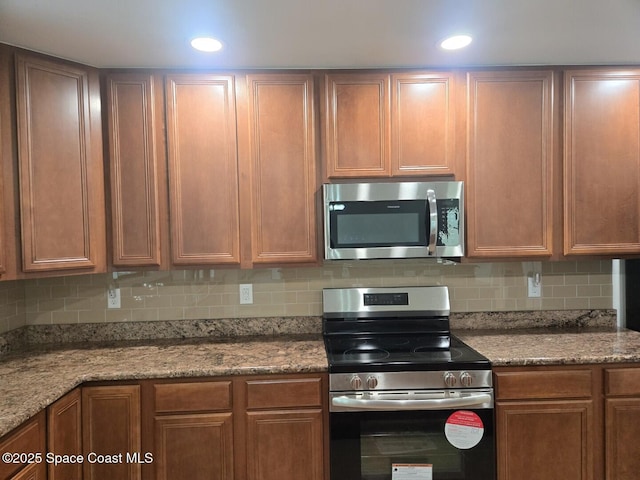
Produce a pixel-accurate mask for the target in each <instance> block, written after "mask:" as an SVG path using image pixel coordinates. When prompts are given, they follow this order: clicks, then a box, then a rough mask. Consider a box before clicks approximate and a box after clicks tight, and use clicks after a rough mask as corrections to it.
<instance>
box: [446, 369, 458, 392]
mask: <svg viewBox="0 0 640 480" xmlns="http://www.w3.org/2000/svg"><path fill="white" fill-rule="evenodd" d="M443 380H444V384H445V385H446V386H447V387H449V388H451V387H455V386H456V383H457V382H458V379H457V378H456V376H455V375H454V374H453V373H451V372H445V374H444V377H443Z"/></svg>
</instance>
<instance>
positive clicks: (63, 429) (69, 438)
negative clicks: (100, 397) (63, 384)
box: [47, 388, 82, 480]
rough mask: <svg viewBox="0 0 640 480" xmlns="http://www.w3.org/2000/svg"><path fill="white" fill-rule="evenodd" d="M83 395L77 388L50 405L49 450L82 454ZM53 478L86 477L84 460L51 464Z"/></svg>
mask: <svg viewBox="0 0 640 480" xmlns="http://www.w3.org/2000/svg"><path fill="white" fill-rule="evenodd" d="M81 405H82V395H81V394H80V389H79V388H76V389H75V390H72V391H71V392H70V393H68V394H66V395H65V396H64V397H62V398H61V399H59V400H57V401H56V402H55V403H53V404H52V405H50V406H49V407H48V408H47V439H48V441H47V451H48V452H50V453H52V454H54V455H74V456H77V455H82V408H81ZM47 469H48V473H49V477H48V478H49V480H82V463H60V464H58V465H55V464H53V463H48V464H47Z"/></svg>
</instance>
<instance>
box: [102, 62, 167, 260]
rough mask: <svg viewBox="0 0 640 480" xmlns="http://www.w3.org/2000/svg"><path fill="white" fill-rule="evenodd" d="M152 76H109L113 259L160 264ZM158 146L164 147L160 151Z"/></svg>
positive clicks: (157, 164) (108, 111) (157, 156)
mask: <svg viewBox="0 0 640 480" xmlns="http://www.w3.org/2000/svg"><path fill="white" fill-rule="evenodd" d="M154 88H155V86H154V82H153V77H152V76H151V75H148V74H135V73H126V74H113V75H110V76H109V77H108V78H107V113H108V118H109V171H110V175H111V177H110V183H111V241H112V243H113V246H112V249H113V260H112V263H113V265H114V266H117V267H124V266H158V265H160V218H159V213H160V209H159V203H160V201H159V197H158V166H159V158H163V157H162V155H161V149H157V148H156V128H157V127H156V123H157V122H158V120H157V119H156V115H157V112H156V108H155V105H154V97H155V92H154ZM159 150H160V151H159Z"/></svg>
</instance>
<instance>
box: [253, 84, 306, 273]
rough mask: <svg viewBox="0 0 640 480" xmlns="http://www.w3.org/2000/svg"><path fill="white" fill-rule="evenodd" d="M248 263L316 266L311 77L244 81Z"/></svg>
mask: <svg viewBox="0 0 640 480" xmlns="http://www.w3.org/2000/svg"><path fill="white" fill-rule="evenodd" d="M247 83H248V89H249V90H248V91H249V109H248V110H249V125H250V132H249V133H250V140H249V152H250V153H249V157H250V179H251V182H250V185H249V188H246V189H243V193H244V192H246V194H247V195H249V196H250V198H251V246H252V248H251V260H252V262H253V263H254V264H256V263H258V264H259V263H309V262H316V261H317V260H318V258H317V250H318V249H317V238H316V222H317V220H316V201H315V194H316V189H317V172H316V150H315V149H316V143H315V118H314V117H315V109H314V100H313V98H314V82H313V77H312V76H311V75H304V74H300V75H297V74H264V75H249V76H248V77H247Z"/></svg>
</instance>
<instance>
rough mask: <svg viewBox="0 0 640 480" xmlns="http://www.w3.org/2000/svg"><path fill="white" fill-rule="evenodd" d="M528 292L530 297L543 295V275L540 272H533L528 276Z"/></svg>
mask: <svg viewBox="0 0 640 480" xmlns="http://www.w3.org/2000/svg"><path fill="white" fill-rule="evenodd" d="M527 294H528V296H529V298H539V297H541V296H542V275H540V273H531V274H529V276H528V277H527Z"/></svg>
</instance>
